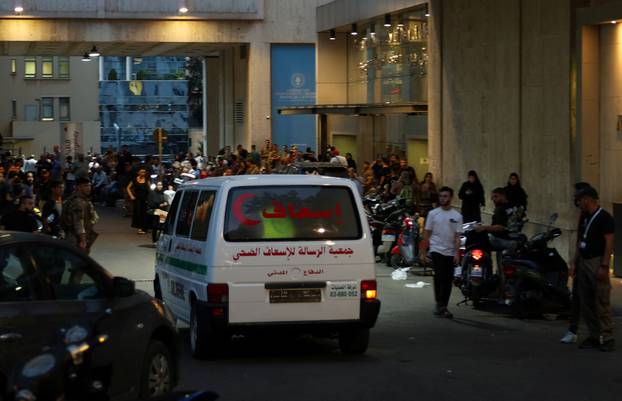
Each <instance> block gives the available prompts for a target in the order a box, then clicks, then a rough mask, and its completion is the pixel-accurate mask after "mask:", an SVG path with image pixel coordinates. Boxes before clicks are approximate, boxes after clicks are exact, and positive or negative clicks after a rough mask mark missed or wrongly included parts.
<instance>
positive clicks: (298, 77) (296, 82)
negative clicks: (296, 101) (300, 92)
mask: <svg viewBox="0 0 622 401" xmlns="http://www.w3.org/2000/svg"><path fill="white" fill-rule="evenodd" d="M291 83H292V86H293V87H294V88H302V87H303V86H304V85H305V76H304V75H302V74H301V73H299V72H296V73H294V74H292V78H291Z"/></svg>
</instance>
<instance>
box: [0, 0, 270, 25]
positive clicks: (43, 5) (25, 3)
mask: <svg viewBox="0 0 622 401" xmlns="http://www.w3.org/2000/svg"><path fill="white" fill-rule="evenodd" d="M18 4H19V5H21V6H22V7H23V11H22V12H21V13H16V12H15V6H16V5H18ZM182 5H185V6H186V7H187V8H188V12H187V13H185V14H180V7H181V6H182ZM3 18H8V19H14V18H25V19H32V18H36V19H93V20H115V19H116V20H128V19H130V20H170V19H179V20H262V19H263V18H264V0H227V1H195V0H187V1H178V0H168V1H166V0H165V1H154V0H122V1H119V0H20V1H19V2H15V1H13V0H0V19H3Z"/></svg>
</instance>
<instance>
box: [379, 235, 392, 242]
mask: <svg viewBox="0 0 622 401" xmlns="http://www.w3.org/2000/svg"><path fill="white" fill-rule="evenodd" d="M393 241H395V235H393V234H383V235H382V242H393Z"/></svg>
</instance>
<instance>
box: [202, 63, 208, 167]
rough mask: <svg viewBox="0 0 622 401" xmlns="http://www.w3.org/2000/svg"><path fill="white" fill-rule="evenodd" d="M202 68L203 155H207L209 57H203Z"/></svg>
mask: <svg viewBox="0 0 622 401" xmlns="http://www.w3.org/2000/svg"><path fill="white" fill-rule="evenodd" d="M201 68H202V74H201V75H202V78H203V79H202V80H201V86H202V87H203V100H202V104H201V106H202V108H203V156H207V155H208V153H207V118H208V114H207V112H208V110H207V104H208V103H207V59H206V58H205V57H203V58H202V59H201Z"/></svg>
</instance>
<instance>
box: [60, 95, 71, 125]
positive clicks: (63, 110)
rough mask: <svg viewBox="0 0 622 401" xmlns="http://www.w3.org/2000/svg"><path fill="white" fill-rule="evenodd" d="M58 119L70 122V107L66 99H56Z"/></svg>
mask: <svg viewBox="0 0 622 401" xmlns="http://www.w3.org/2000/svg"><path fill="white" fill-rule="evenodd" d="M58 119H59V120H60V121H70V120H71V107H70V101H69V98H68V97H59V98H58Z"/></svg>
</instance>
